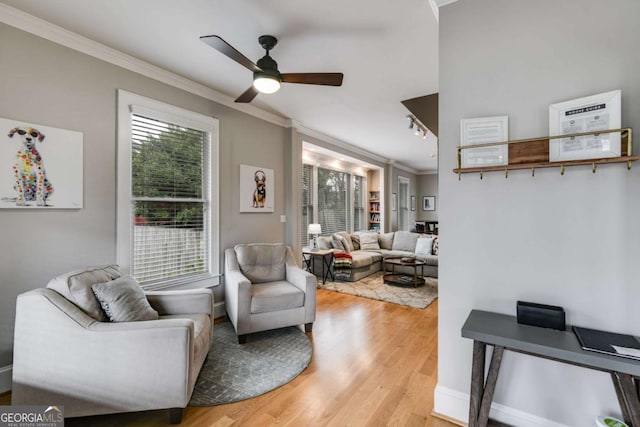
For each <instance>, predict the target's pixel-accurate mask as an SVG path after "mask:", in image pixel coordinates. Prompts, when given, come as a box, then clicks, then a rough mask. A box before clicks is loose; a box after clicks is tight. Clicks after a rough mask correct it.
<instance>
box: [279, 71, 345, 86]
mask: <svg viewBox="0 0 640 427" xmlns="http://www.w3.org/2000/svg"><path fill="white" fill-rule="evenodd" d="M342 77H343V75H342V73H285V74H282V75H281V78H282V82H283V83H302V84H307V85H325V86H342Z"/></svg>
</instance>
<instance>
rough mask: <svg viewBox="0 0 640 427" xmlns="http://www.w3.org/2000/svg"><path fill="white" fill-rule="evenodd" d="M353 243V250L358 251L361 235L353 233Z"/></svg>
mask: <svg viewBox="0 0 640 427" xmlns="http://www.w3.org/2000/svg"><path fill="white" fill-rule="evenodd" d="M351 243H353V250H354V251H358V250H360V235H358V234H355V233H354V234H352V235H351Z"/></svg>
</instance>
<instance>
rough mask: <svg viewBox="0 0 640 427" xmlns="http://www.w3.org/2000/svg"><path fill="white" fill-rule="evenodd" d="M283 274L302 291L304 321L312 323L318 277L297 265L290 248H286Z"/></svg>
mask: <svg viewBox="0 0 640 427" xmlns="http://www.w3.org/2000/svg"><path fill="white" fill-rule="evenodd" d="M285 275H286V279H287V282H289V283H291V284H292V285H294V286H296V287H297V288H299V289H300V290H301V291H302V292H304V307H305V323H313V322H314V321H315V320H316V288H317V287H318V279H317V278H316V276H315V275H313V274H311V273H309V272H308V271H305V270H303V269H302V268H300V267H298V263H297V262H296V260H295V258H294V256H293V252H292V251H291V248H287V259H286V263H285Z"/></svg>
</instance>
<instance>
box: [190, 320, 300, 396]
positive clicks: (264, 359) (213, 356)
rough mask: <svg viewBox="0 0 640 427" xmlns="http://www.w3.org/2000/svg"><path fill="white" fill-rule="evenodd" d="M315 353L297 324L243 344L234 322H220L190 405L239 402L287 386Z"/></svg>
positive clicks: (249, 339)
mask: <svg viewBox="0 0 640 427" xmlns="http://www.w3.org/2000/svg"><path fill="white" fill-rule="evenodd" d="M311 353H312V349H311V343H310V342H309V338H307V336H306V335H305V334H304V333H303V332H302V331H301V330H299V329H297V328H282V329H275V330H272V331H264V332H258V333H255V334H250V335H249V336H248V337H247V342H246V344H242V345H240V344H238V338H237V337H236V334H235V331H234V330H233V325H231V323H229V322H225V323H220V324H216V325H215V326H214V328H213V344H212V345H211V349H210V350H209V355H208V356H207V360H205V362H204V365H203V366H202V370H201V371H200V375H199V376H198V380H197V381H196V385H195V388H194V390H193V395H192V396H191V401H190V402H189V406H213V405H220V404H223V403H231V402H237V401H239V400H245V399H249V398H252V397H256V396H259V395H261V394H264V393H266V392H268V391H271V390H273V389H275V388H278V387H280V386H283V385H285V384H286V383H288V382H289V381H291V380H293V379H294V378H295V377H297V376H298V375H299V374H300V373H301V372H302V371H303V370H304V369H305V368H306V367H307V366H308V365H309V362H310V361H311Z"/></svg>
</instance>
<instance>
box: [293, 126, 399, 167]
mask: <svg viewBox="0 0 640 427" xmlns="http://www.w3.org/2000/svg"><path fill="white" fill-rule="evenodd" d="M286 126H287V127H290V128H293V129H295V130H296V131H298V132H300V133H302V134H305V135H307V136H310V137H312V138H316V139H319V140H321V141H324V142H328V143H330V144H333V145H335V146H337V147H340V148H344V149H345V150H349V151H351V152H352V153H354V154H358V155H361V156H365V157H368V158H369V159H371V160H375V161H376V162H380V163H383V164H384V163H388V162H389V161H390V160H389V159H387V158H386V157H382V156H380V155H378V154H374V153H372V152H370V151H367V150H364V149H362V148H360V147H356V146H355V145H351V144H349V143H348V142H344V141H343V140H341V139H337V138H335V137H333V136H330V135H327V134H325V133H322V132H320V131H318V130H315V129H312V128H310V127H307V126H306V125H304V124H302V123H300V122H299V121H297V120H293V119H289V120H287V125H286Z"/></svg>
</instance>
